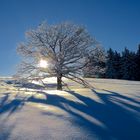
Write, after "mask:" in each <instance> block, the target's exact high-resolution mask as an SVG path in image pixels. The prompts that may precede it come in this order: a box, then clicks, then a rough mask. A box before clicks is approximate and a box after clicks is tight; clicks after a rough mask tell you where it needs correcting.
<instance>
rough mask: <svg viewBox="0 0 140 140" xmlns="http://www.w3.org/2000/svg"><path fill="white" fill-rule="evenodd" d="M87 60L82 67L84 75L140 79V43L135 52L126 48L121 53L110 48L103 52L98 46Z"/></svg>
mask: <svg viewBox="0 0 140 140" xmlns="http://www.w3.org/2000/svg"><path fill="white" fill-rule="evenodd" d="M101 52H102V53H101ZM99 54H100V55H99ZM97 56H98V57H97ZM88 60H90V61H89V62H90V63H89V64H88V65H87V68H86V69H84V76H85V77H99V78H111V79H126V80H138V81H140V45H139V46H138V50H137V51H136V52H133V51H130V50H128V49H127V48H125V49H124V50H123V51H122V52H121V53H120V52H117V51H114V50H112V49H111V48H110V49H109V50H108V51H107V52H105V51H104V50H103V49H101V48H100V49H98V51H95V52H94V54H92V55H91V56H90V57H88Z"/></svg>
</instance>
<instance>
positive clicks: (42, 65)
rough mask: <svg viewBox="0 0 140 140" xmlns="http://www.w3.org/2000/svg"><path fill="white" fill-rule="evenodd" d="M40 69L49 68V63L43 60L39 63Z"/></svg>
mask: <svg viewBox="0 0 140 140" xmlns="http://www.w3.org/2000/svg"><path fill="white" fill-rule="evenodd" d="M39 67H41V68H47V67H48V62H47V61H46V60H43V59H41V60H40V61H39Z"/></svg>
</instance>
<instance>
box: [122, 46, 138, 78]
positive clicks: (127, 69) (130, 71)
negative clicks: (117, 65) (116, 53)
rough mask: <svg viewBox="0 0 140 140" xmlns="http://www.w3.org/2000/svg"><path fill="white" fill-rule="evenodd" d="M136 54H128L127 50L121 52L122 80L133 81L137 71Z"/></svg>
mask: <svg viewBox="0 0 140 140" xmlns="http://www.w3.org/2000/svg"><path fill="white" fill-rule="evenodd" d="M135 60H136V54H135V53H134V52H130V51H129V50H128V49H127V48H125V50H124V51H123V52H122V61H121V73H122V79H127V80H135V79H136V73H135V70H136V69H137V64H136V61H135Z"/></svg>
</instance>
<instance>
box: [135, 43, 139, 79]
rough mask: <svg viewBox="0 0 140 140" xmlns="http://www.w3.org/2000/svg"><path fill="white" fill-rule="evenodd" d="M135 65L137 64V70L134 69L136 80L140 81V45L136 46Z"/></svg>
mask: <svg viewBox="0 0 140 140" xmlns="http://www.w3.org/2000/svg"><path fill="white" fill-rule="evenodd" d="M136 64H137V69H136V73H135V74H136V80H139V81H140V44H139V46H138V50H137V53H136Z"/></svg>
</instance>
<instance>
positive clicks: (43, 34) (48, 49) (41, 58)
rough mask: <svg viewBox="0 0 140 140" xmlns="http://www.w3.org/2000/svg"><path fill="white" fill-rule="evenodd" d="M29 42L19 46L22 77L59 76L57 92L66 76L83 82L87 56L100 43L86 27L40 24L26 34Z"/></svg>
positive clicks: (65, 24)
mask: <svg viewBox="0 0 140 140" xmlns="http://www.w3.org/2000/svg"><path fill="white" fill-rule="evenodd" d="M26 37H27V41H26V42H23V43H21V44H20V45H19V46H18V47H17V52H18V54H20V55H22V57H23V62H22V63H21V65H20V67H19V69H18V72H17V73H18V75H20V77H24V78H38V77H39V79H41V78H45V77H47V76H56V77H57V89H58V90H62V77H66V78H69V79H72V80H74V81H78V80H80V81H81V82H82V81H83V80H82V79H81V78H78V77H79V75H81V74H82V69H83V67H85V66H86V65H87V63H85V57H86V56H87V55H88V54H89V53H90V52H92V50H93V47H94V46H95V45H96V44H97V41H96V40H95V39H93V38H92V37H91V36H90V35H89V33H88V32H87V31H86V29H85V28H84V27H83V26H78V25H75V24H72V23H61V24H58V25H48V24H47V23H46V22H44V23H42V24H40V25H39V26H38V28H37V29H35V30H30V31H28V32H26Z"/></svg>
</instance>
